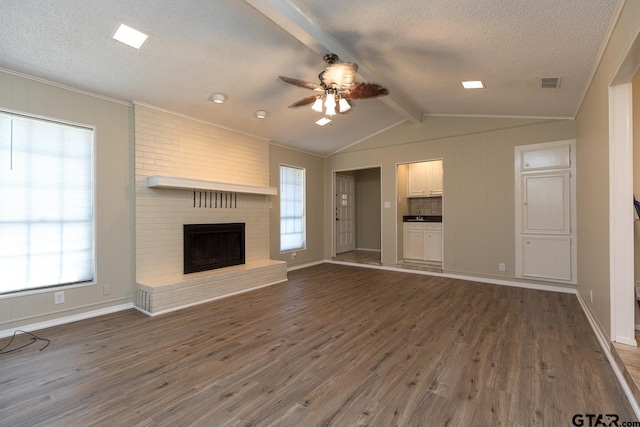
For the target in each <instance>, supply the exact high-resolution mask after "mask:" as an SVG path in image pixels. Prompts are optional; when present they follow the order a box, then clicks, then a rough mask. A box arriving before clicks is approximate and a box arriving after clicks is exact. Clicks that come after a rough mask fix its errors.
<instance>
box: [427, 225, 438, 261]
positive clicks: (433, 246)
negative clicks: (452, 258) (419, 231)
mask: <svg viewBox="0 0 640 427" xmlns="http://www.w3.org/2000/svg"><path fill="white" fill-rule="evenodd" d="M424 251H425V256H424V260H425V261H436V262H442V230H429V229H426V230H425V231H424Z"/></svg>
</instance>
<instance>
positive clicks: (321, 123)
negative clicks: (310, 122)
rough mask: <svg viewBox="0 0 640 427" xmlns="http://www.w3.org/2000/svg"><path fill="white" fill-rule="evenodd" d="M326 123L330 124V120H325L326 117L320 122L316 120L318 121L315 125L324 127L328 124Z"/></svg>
mask: <svg viewBox="0 0 640 427" xmlns="http://www.w3.org/2000/svg"><path fill="white" fill-rule="evenodd" d="M328 123H331V119H328V118H326V117H323V118H321V119H320V120H318V121H317V122H316V124H317V125H320V126H324V125H326V124H328Z"/></svg>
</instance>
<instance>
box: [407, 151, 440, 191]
mask: <svg viewBox="0 0 640 427" xmlns="http://www.w3.org/2000/svg"><path fill="white" fill-rule="evenodd" d="M438 196H442V160H431V161H428V162H419V163H410V164H409V173H408V177H407V197H438Z"/></svg>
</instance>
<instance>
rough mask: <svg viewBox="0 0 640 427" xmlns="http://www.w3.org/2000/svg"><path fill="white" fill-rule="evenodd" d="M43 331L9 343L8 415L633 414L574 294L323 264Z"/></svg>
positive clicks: (255, 421) (2, 421)
mask: <svg viewBox="0 0 640 427" xmlns="http://www.w3.org/2000/svg"><path fill="white" fill-rule="evenodd" d="M36 334H37V335H39V336H42V337H44V338H48V339H50V340H51V344H50V345H49V347H47V348H46V349H44V350H43V351H39V350H38V348H39V347H41V344H40V342H37V343H35V344H33V345H30V346H29V347H27V348H25V349H22V350H19V351H17V352H13V353H9V354H4V355H0V425H2V426H45V425H46V426H50V425H69V426H92V425H105V426H181V425H202V426H296V427H299V426H360V425H362V426H364V425H369V426H385V427H386V426H440V425H449V426H498V425H503V426H527V427H528V426H567V425H572V423H571V420H572V417H573V416H574V415H575V414H584V413H590V414H617V415H618V416H619V417H620V420H621V421H622V420H633V419H634V415H633V412H632V410H631V408H630V406H629V404H628V402H627V399H626V397H625V395H624V394H623V392H622V390H621V387H620V385H619V384H618V382H617V380H616V378H615V376H614V374H613V371H612V369H611V367H610V365H609V363H608V362H607V359H606V357H605V355H604V354H603V352H602V351H601V349H600V347H599V345H598V342H597V340H596V338H595V336H594V335H593V333H592V331H591V329H590V326H589V324H588V322H587V320H586V318H585V316H584V314H583V313H582V311H581V309H580V306H579V303H578V301H577V299H576V297H575V295H569V294H558V293H552V292H544V291H536V290H527V289H519V288H512V287H504V286H496V285H484V284H478V283H472V282H465V281H460V280H454V279H445V278H438V277H430V276H425V275H416V274H410V273H401V272H391V271H384V270H377V269H366V268H359V267H352V266H345V265H336V264H321V265H318V266H314V267H310V268H306V269H301V270H297V271H293V272H290V273H289V281H288V282H286V283H282V284H279V285H275V286H271V287H268V288H264V289H260V290H257V291H254V292H250V293H246V294H242V295H237V296H234V297H229V298H225V299H223V300H219V301H214V302H211V303H207V304H203V305H199V306H196V307H192V308H189V309H185V310H182V311H179V312H175V313H170V314H166V315H162V316H159V317H155V318H148V317H145V316H144V315H142V314H140V313H138V312H136V311H133V310H128V311H124V312H119V313H115V314H111V315H106V316H102V317H98V318H93V319H89V320H84V321H80V322H76V323H72V324H67V325H62V326H57V327H54V328H49V329H45V330H41V331H38V332H37V333H36ZM19 338H20V340H22V342H25V341H28V338H26V336H24V335H23V336H20V337H19ZM7 342H8V339H3V340H0V347H1V346H3V345H5V344H6V343H7ZM14 344H19V343H14ZM585 425H586V424H585Z"/></svg>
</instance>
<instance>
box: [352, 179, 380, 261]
mask: <svg viewBox="0 0 640 427" xmlns="http://www.w3.org/2000/svg"><path fill="white" fill-rule="evenodd" d="M354 179H355V191H356V212H355V214H356V249H365V250H378V251H379V250H380V218H381V215H380V209H381V206H382V204H381V202H380V169H379V168H372V169H363V170H357V171H355V173H354Z"/></svg>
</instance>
